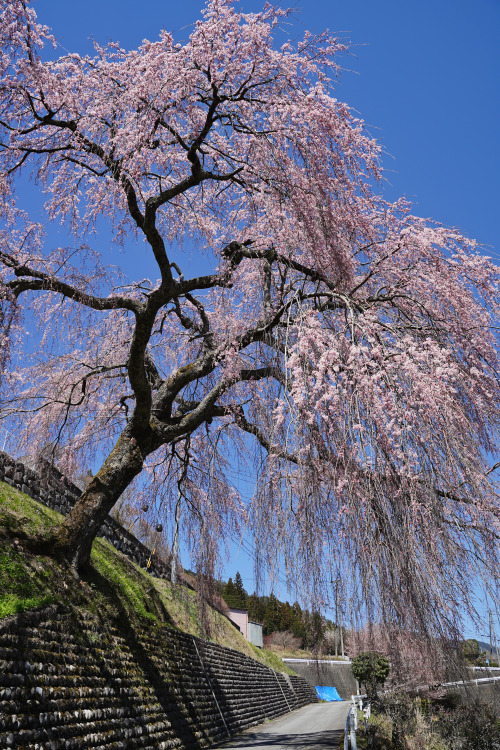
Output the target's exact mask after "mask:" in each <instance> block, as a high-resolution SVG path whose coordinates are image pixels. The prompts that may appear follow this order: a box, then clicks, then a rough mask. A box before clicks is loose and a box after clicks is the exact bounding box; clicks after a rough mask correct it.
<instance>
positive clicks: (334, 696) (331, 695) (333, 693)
mask: <svg viewBox="0 0 500 750" xmlns="http://www.w3.org/2000/svg"><path fill="white" fill-rule="evenodd" d="M316 694H317V696H318V698H320V700H322V701H341V700H342V698H341V697H340V695H339V694H338V693H337V688H334V687H323V686H322V685H316Z"/></svg>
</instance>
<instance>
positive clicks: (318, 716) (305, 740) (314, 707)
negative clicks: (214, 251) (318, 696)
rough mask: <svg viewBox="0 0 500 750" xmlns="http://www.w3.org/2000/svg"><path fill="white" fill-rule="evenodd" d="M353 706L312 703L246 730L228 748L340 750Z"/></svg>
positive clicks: (252, 749)
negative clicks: (348, 713) (349, 712)
mask: <svg viewBox="0 0 500 750" xmlns="http://www.w3.org/2000/svg"><path fill="white" fill-rule="evenodd" d="M349 707H350V704H349V703H348V702H346V701H341V702H336V703H313V704H311V705H310V706H304V708H299V709H297V710H296V711H292V713H290V714H286V716H281V717H280V718H279V719H274V720H273V721H270V722H268V723H267V724H260V725H259V726H258V727H252V728H251V729H247V730H246V731H245V732H243V733H242V734H239V735H238V736H237V737H234V738H233V739H232V740H230V741H229V742H228V743H227V744H226V743H224V750H226V748H238V750H281V748H283V750H289V748H292V749H293V750H333V748H335V750H337V748H338V746H339V742H340V740H341V739H342V734H343V731H344V728H345V720H346V716H347V712H348V711H349Z"/></svg>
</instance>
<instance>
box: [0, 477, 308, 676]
mask: <svg viewBox="0 0 500 750" xmlns="http://www.w3.org/2000/svg"><path fill="white" fill-rule="evenodd" d="M61 518H62V516H61V515H60V514H59V513H56V512H55V511H53V510H50V509H49V508H46V507H45V506H44V505H41V504H40V503H38V502H36V501H35V500H32V499H31V498H29V497H28V496H27V495H23V494H22V493H21V492H18V491H17V490H14V489H13V488H11V487H10V486H9V485H7V484H4V483H3V482H0V550H1V552H0V619H3V618H5V617H8V616H10V615H16V614H19V613H21V612H24V611H26V610H30V609H36V608H37V607H43V606H46V605H47V604H52V603H64V604H65V605H66V606H68V607H70V608H72V609H73V611H74V613H75V615H76V617H78V613H79V612H80V611H86V612H89V613H91V614H94V615H96V616H99V619H100V621H101V623H102V624H103V626H104V627H105V626H106V622H107V623H109V624H111V623H116V622H118V621H120V619H121V618H123V617H126V618H127V620H128V622H129V624H130V625H131V626H132V627H135V626H140V627H144V626H146V627H158V626H167V627H171V628H176V629H179V630H182V631H184V632H186V633H189V634H190V635H196V636H200V637H202V636H203V633H202V632H201V625H200V616H199V608H198V603H197V594H196V592H195V591H192V590H191V589H189V588H187V587H186V586H172V585H171V584H170V583H169V582H168V581H164V580H161V579H158V578H153V577H152V576H150V575H149V574H148V573H147V572H146V571H144V570H142V569H141V568H139V567H138V566H137V565H135V564H134V563H132V562H131V560H129V559H128V558H127V557H125V556H124V555H122V554H121V553H120V552H118V551H117V550H116V549H115V548H114V547H113V546H112V545H111V544H109V542H107V541H105V540H103V539H96V540H95V542H94V544H93V547H92V558H91V560H92V570H91V571H90V572H89V573H88V574H87V575H85V576H84V577H82V578H81V579H80V580H76V579H75V578H74V577H73V576H72V575H71V574H70V572H69V571H68V570H67V569H65V568H64V567H63V566H61V565H60V564H58V563H57V562H56V561H55V560H53V559H52V558H50V557H47V556H43V555H35V554H33V553H32V552H31V551H30V549H29V546H28V545H27V544H26V540H27V537H29V536H31V535H34V534H43V533H44V531H45V532H46V531H47V530H48V529H49V528H50V527H51V526H52V525H53V524H54V523H58V522H60V520H61ZM207 619H208V623H209V629H210V636H211V640H213V641H214V642H216V643H219V644H221V645H223V646H227V647H229V648H233V649H235V650H237V651H240V652H242V653H244V654H246V655H247V656H251V657H252V658H254V659H256V660H257V661H260V662H262V663H264V664H266V665H267V666H269V667H271V668H272V669H275V670H277V671H280V672H286V673H289V674H294V672H293V671H292V670H291V669H290V668H289V667H288V666H287V665H286V664H285V663H284V662H283V661H282V660H281V659H280V658H279V656H277V655H276V654H274V653H272V652H271V651H266V650H265V649H258V648H257V647H256V646H253V645H252V644H250V643H248V641H246V640H245V639H244V638H243V636H242V635H241V633H239V632H238V631H237V630H236V628H234V627H233V626H232V625H231V623H230V622H229V621H228V620H227V618H226V617H224V616H223V615H221V614H220V613H219V612H217V611H216V610H214V609H211V608H208V611H207Z"/></svg>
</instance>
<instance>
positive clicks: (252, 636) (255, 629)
mask: <svg viewBox="0 0 500 750" xmlns="http://www.w3.org/2000/svg"><path fill="white" fill-rule="evenodd" d="M228 617H229V619H230V620H231V622H232V623H234V625H236V627H237V628H238V630H239V631H240V633H242V635H243V636H244V637H245V638H246V640H247V641H249V642H250V643H253V645H254V646H258V647H259V648H262V645H263V643H262V625H261V624H260V623H259V622H252V621H251V620H250V621H249V619H248V612H247V611H246V609H234V608H233V607H229V615H228Z"/></svg>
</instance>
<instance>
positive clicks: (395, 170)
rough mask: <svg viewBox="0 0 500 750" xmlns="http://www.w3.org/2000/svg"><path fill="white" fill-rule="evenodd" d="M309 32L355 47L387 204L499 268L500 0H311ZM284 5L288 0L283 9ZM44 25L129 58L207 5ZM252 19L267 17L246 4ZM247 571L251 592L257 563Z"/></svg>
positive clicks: (355, 73)
mask: <svg viewBox="0 0 500 750" xmlns="http://www.w3.org/2000/svg"><path fill="white" fill-rule="evenodd" d="M290 4H293V5H294V6H295V7H296V10H297V16H296V20H295V22H294V24H293V25H292V26H290V27H289V32H290V35H291V36H296V35H297V34H300V33H301V31H302V29H303V28H309V29H311V30H312V31H321V30H323V29H324V28H328V29H330V31H332V32H335V33H336V34H337V35H338V36H340V37H342V38H344V39H345V40H349V41H350V42H351V44H352V49H351V54H350V55H346V56H344V57H343V59H342V65H343V67H344V69H345V72H344V74H343V77H342V79H341V81H339V86H338V89H337V96H338V98H339V99H343V100H344V101H346V102H347V103H348V104H350V105H351V106H352V107H354V108H355V109H356V110H357V112H358V113H359V114H360V116H362V117H363V119H364V120H365V122H366V123H367V125H368V126H369V129H370V131H371V132H372V134H373V135H374V136H375V137H376V138H377V139H378V140H379V141H380V142H381V143H382V145H383V147H384V149H385V151H386V153H387V156H386V158H385V167H386V169H387V173H386V179H387V180H388V181H389V184H388V185H387V187H386V196H387V197H388V198H396V197H398V196H400V195H402V194H404V195H406V196H407V197H408V198H409V199H410V200H411V201H412V202H413V203H414V204H415V208H414V212H415V213H418V214H419V215H422V216H426V217H432V218H434V219H436V220H439V221H442V222H443V223H445V224H448V225H454V226H457V227H459V228H460V229H461V230H462V231H463V232H464V233H466V234H468V235H470V236H473V237H475V238H476V239H478V240H479V241H480V242H481V243H483V244H484V245H485V246H487V248H486V250H487V254H489V255H493V256H494V257H496V258H497V259H498V258H500V242H499V236H500V222H499V213H500V212H499V206H498V203H499V197H500V127H499V125H500V52H499V50H500V45H499V39H500V2H499V0H467V1H466V0H419V1H418V2H417V1H416V0H412V2H410V1H409V0H343V1H341V0H304V2H297V3H290ZM282 5H283V6H285V7H286V6H287V5H288V3H287V2H286V0H284V2H282ZM35 7H36V9H37V12H38V15H39V18H40V20H41V21H43V22H45V23H47V24H48V25H49V26H51V27H52V29H53V31H54V33H55V36H56V37H57V38H58V40H59V42H60V43H61V45H63V46H64V47H65V48H66V49H68V50H69V51H71V52H75V51H76V52H82V53H83V52H90V51H91V45H90V39H91V37H94V38H95V39H96V40H97V41H98V42H100V43H105V42H107V41H109V40H111V39H113V40H115V41H119V42H120V43H121V45H122V46H123V47H125V48H132V47H135V46H137V44H139V43H140V42H141V40H142V39H144V38H150V39H154V38H156V37H157V34H158V31H159V29H160V28H161V27H164V28H166V29H168V30H169V31H173V32H174V35H175V37H176V39H177V40H178V41H182V40H183V39H185V38H186V37H187V36H188V35H189V27H190V25H191V24H192V23H193V22H194V21H195V20H196V19H197V18H198V17H199V15H200V10H201V8H202V7H203V2H202V1H201V0H182V2H179V0H177V1H176V2H171V0H147V2H143V3H141V2H138V1H137V0H85V2H84V1H83V0H74V1H73V2H71V3H69V2H68V1H67V0H37V2H36V4H35ZM240 7H241V8H242V9H243V10H248V11H253V10H258V9H260V8H261V3H260V2H257V1H256V0H241V2H240ZM237 569H239V570H240V571H241V572H242V575H243V577H244V580H245V585H246V586H247V587H248V588H250V589H251V588H252V564H251V563H250V562H249V561H248V558H247V556H246V555H245V554H244V553H241V552H240V554H239V555H238V556H237V557H235V559H234V560H232V561H231V562H230V563H229V564H228V566H227V568H226V574H227V575H234V572H235V571H236V570H237Z"/></svg>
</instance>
